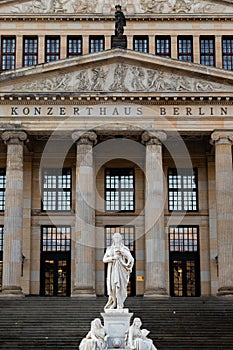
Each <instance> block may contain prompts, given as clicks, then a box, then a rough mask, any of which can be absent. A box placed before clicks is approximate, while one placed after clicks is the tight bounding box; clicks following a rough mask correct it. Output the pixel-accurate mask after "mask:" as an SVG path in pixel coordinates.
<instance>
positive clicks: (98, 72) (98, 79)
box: [91, 67, 107, 91]
mask: <svg viewBox="0 0 233 350" xmlns="http://www.w3.org/2000/svg"><path fill="white" fill-rule="evenodd" d="M91 71H92V82H93V83H92V90H93V91H103V90H104V85H105V79H106V77H107V72H105V71H104V70H103V68H102V67H97V68H93V69H92V70H91Z"/></svg>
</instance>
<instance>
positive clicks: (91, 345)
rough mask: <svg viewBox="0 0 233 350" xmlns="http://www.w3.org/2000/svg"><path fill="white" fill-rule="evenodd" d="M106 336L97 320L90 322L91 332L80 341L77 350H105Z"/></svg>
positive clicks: (99, 321)
mask: <svg viewBox="0 0 233 350" xmlns="http://www.w3.org/2000/svg"><path fill="white" fill-rule="evenodd" d="M107 339H108V334H107V332H106V329H105V328H104V326H103V325H102V323H101V320H100V319H99V318H95V319H94V320H93V321H92V322H91V330H90V331H89V332H88V334H87V335H86V337H85V338H83V339H82V341H81V343H80V345H79V350H106V349H107Z"/></svg>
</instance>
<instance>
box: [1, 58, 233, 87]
mask: <svg viewBox="0 0 233 350" xmlns="http://www.w3.org/2000/svg"><path fill="white" fill-rule="evenodd" d="M224 87H225V89H224ZM4 90H6V88H5V86H4ZM10 91H12V92H13V91H14V92H18V91H20V92H22V91H23V92H38V93H43V92H64V91H65V92H106V91H108V92H161V91H163V92H184V91H187V92H212V91H214V92H217V91H221V92H222V91H232V86H230V85H227V84H226V85H225V84H224V85H222V84H218V83H215V82H210V81H207V80H206V81H205V80H203V79H197V78H193V77H188V76H182V75H178V74H175V73H170V72H168V71H163V70H153V69H146V68H143V67H139V66H135V65H132V66H131V65H128V64H125V63H118V64H110V65H108V66H99V67H98V66H97V67H95V68H89V69H86V70H79V71H77V72H71V73H67V74H62V73H61V74H59V75H57V76H54V77H51V78H49V77H47V78H39V79H37V80H36V79H34V80H33V81H32V82H29V83H25V84H16V83H15V84H13V85H12V86H11V87H10Z"/></svg>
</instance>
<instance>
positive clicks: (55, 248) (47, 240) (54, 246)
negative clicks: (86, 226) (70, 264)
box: [42, 226, 71, 252]
mask: <svg viewBox="0 0 233 350" xmlns="http://www.w3.org/2000/svg"><path fill="white" fill-rule="evenodd" d="M70 250H71V229H70V226H42V251H43V252H69V251H70Z"/></svg>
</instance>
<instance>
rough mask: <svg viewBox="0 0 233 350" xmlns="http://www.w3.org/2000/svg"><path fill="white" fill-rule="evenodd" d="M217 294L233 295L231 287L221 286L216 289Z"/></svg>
mask: <svg viewBox="0 0 233 350" xmlns="http://www.w3.org/2000/svg"><path fill="white" fill-rule="evenodd" d="M217 296H219V297H224V296H225V297H233V287H221V288H219V290H218V293H217Z"/></svg>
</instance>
